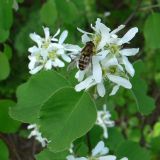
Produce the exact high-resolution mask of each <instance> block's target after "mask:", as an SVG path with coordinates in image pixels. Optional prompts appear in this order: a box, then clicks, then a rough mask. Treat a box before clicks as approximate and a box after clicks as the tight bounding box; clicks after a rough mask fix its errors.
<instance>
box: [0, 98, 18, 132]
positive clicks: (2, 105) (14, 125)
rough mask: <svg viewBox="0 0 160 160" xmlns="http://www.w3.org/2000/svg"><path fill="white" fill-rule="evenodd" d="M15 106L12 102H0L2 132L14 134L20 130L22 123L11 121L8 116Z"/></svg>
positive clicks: (0, 127)
mask: <svg viewBox="0 0 160 160" xmlns="http://www.w3.org/2000/svg"><path fill="white" fill-rule="evenodd" d="M14 105H15V103H14V102H13V101H11V100H0V132H4V133H12V132H13V133H14V132H16V131H17V129H18V128H19V126H20V123H19V122H18V121H15V120H13V119H11V117H10V116H9V114H8V113H9V108H10V107H13V106H14ZM4 122H5V124H4Z"/></svg>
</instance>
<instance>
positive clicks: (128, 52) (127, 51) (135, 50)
mask: <svg viewBox="0 0 160 160" xmlns="http://www.w3.org/2000/svg"><path fill="white" fill-rule="evenodd" d="M138 52H139V48H128V49H122V50H120V54H121V55H123V56H134V55H136V54H137V53H138Z"/></svg>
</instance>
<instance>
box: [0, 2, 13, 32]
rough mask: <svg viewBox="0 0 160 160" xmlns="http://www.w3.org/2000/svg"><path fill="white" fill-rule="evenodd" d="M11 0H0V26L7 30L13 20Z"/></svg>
mask: <svg viewBox="0 0 160 160" xmlns="http://www.w3.org/2000/svg"><path fill="white" fill-rule="evenodd" d="M12 3H13V2H12V0H7V1H4V0H0V4H1V5H0V20H1V23H0V28H1V29H5V30H9V29H10V27H11V25H12V22H13V15H12Z"/></svg>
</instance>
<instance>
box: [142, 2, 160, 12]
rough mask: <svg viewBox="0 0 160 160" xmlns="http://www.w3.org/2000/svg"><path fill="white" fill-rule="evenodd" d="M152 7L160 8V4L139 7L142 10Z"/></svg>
mask: <svg viewBox="0 0 160 160" xmlns="http://www.w3.org/2000/svg"><path fill="white" fill-rule="evenodd" d="M152 8H160V4H155V5H151V6H145V7H141V8H139V10H140V11H146V10H148V9H152Z"/></svg>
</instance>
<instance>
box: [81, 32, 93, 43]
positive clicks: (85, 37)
mask: <svg viewBox="0 0 160 160" xmlns="http://www.w3.org/2000/svg"><path fill="white" fill-rule="evenodd" d="M89 41H91V39H90V38H89V37H88V35H87V34H83V35H82V43H83V44H86V43H87V42H89Z"/></svg>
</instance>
